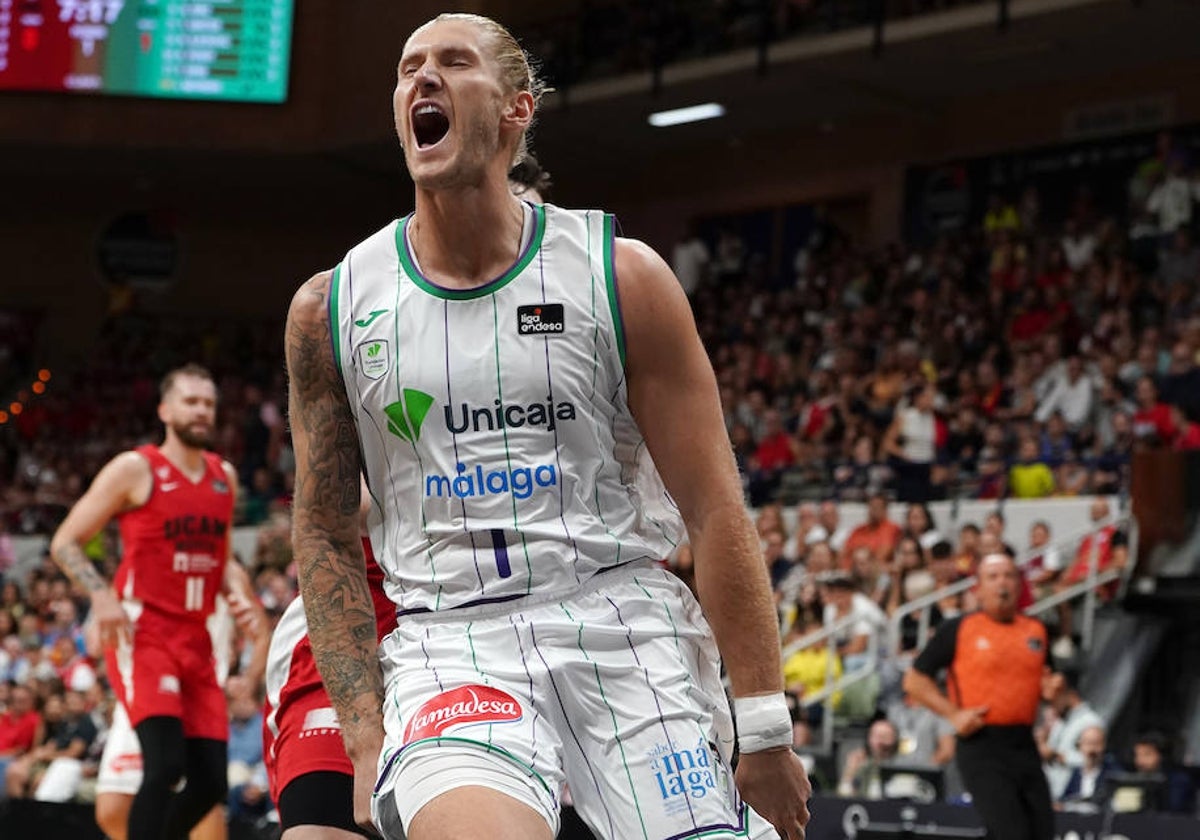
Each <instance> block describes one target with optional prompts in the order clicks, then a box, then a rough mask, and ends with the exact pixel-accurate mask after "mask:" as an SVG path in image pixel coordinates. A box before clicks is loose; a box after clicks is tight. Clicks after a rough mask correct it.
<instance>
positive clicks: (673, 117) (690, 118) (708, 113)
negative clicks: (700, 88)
mask: <svg viewBox="0 0 1200 840" xmlns="http://www.w3.org/2000/svg"><path fill="white" fill-rule="evenodd" d="M723 116H725V106H724V105H720V104H718V103H716V102H705V103H704V104H703V105H689V106H688V107H686V108H672V109H671V110H670V111H655V112H654V113H653V114H651V115H650V117H649V120H650V125H652V126H654V127H655V128H664V127H666V126H668V125H682V124H683V123H690V122H699V121H700V120H711V119H713V118H715V117H723Z"/></svg>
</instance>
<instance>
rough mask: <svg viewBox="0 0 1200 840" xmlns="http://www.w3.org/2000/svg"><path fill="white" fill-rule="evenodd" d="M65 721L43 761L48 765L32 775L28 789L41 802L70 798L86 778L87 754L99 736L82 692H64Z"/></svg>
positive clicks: (42, 758)
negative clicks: (85, 763)
mask: <svg viewBox="0 0 1200 840" xmlns="http://www.w3.org/2000/svg"><path fill="white" fill-rule="evenodd" d="M64 711H65V714H64V720H63V725H62V726H61V727H60V728H59V729H58V730H57V731H56V733H55V735H54V738H53V741H52V742H51V744H50V745H49V746H50V747H51V749H48V750H47V751H46V752H45V753H44V754H43V756H42V757H41V758H40V759H39V760H40V761H45V762H46V767H45V769H44V770H43V771H42V772H41V773H40V775H39V774H36V773H35V774H34V776H33V777H32V778H31V779H30V784H29V789H30V790H32V791H33V792H34V794H33V797H34V799H37V800H38V801H40V802H70V801H71V800H72V799H74V798H75V794H76V792H77V791H78V790H79V783H80V782H81V781H82V780H83V771H84V764H83V762H84V758H85V757H86V756H87V754H88V751H89V750H90V749H91V746H92V744H93V743H94V742H95V740H96V737H97V734H98V733H97V730H96V724H95V722H94V721H93V720H92V717H91V715H90V714H89V713H88V708H87V701H86V699H85V697H84V695H83V693H82V692H79V691H68V692H66V694H65V695H64Z"/></svg>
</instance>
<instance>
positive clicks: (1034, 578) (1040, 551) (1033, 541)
mask: <svg viewBox="0 0 1200 840" xmlns="http://www.w3.org/2000/svg"><path fill="white" fill-rule="evenodd" d="M1021 571H1022V573H1023V574H1024V575H1025V580H1026V581H1028V583H1029V587H1030V589H1031V591H1032V594H1033V597H1034V599H1035V600H1041V599H1042V598H1048V597H1049V596H1050V595H1052V594H1054V583H1055V582H1056V581H1057V580H1058V578H1059V576H1060V575H1062V571H1063V562H1062V554H1061V552H1059V550H1058V549H1057V548H1055V547H1054V546H1053V545H1051V544H1050V525H1049V523H1047V522H1046V521H1045V520H1044V519H1039V520H1038V521H1036V522H1034V523H1033V525H1031V526H1030V527H1029V552H1028V559H1027V560H1026V561H1025V565H1024V566H1022V567H1021Z"/></svg>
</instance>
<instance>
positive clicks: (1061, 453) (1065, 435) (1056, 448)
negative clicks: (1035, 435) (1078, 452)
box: [1038, 413, 1076, 467]
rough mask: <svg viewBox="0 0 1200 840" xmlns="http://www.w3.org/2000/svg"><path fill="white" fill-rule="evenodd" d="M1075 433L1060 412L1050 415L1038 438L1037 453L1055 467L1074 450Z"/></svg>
mask: <svg viewBox="0 0 1200 840" xmlns="http://www.w3.org/2000/svg"><path fill="white" fill-rule="evenodd" d="M1075 447H1076V441H1075V435H1074V434H1072V433H1071V431H1070V430H1069V429H1068V428H1067V423H1066V421H1065V420H1064V419H1063V416H1062V415H1061V414H1058V413H1055V414H1052V415H1050V417H1049V418H1048V419H1047V420H1046V425H1045V426H1044V427H1043V429H1042V434H1041V437H1040V438H1039V440H1038V448H1039V451H1038V454H1039V456H1040V458H1041V460H1043V461H1045V462H1046V463H1047V464H1048V465H1049V466H1051V467H1057V466H1058V465H1059V464H1061V463H1062V462H1063V461H1065V460H1066V459H1067V458H1068V457H1069V456H1070V454H1071V453H1072V452H1074V451H1075Z"/></svg>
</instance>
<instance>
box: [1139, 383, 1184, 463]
mask: <svg viewBox="0 0 1200 840" xmlns="http://www.w3.org/2000/svg"><path fill="white" fill-rule="evenodd" d="M1136 393H1137V412H1136V413H1135V414H1134V415H1133V435H1134V437H1135V438H1136V439H1137V440H1139V441H1141V442H1143V443H1146V444H1149V445H1151V446H1159V445H1163V444H1167V443H1169V442H1170V441H1171V440H1173V439H1174V438H1175V427H1174V426H1173V425H1172V423H1171V409H1170V407H1168V406H1167V404H1166V403H1162V402H1159V400H1158V386H1157V385H1155V384H1154V380H1153V379H1151V378H1150V377H1149V376H1143V377H1142V378H1141V379H1139V380H1138V383H1137V391H1136Z"/></svg>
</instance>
